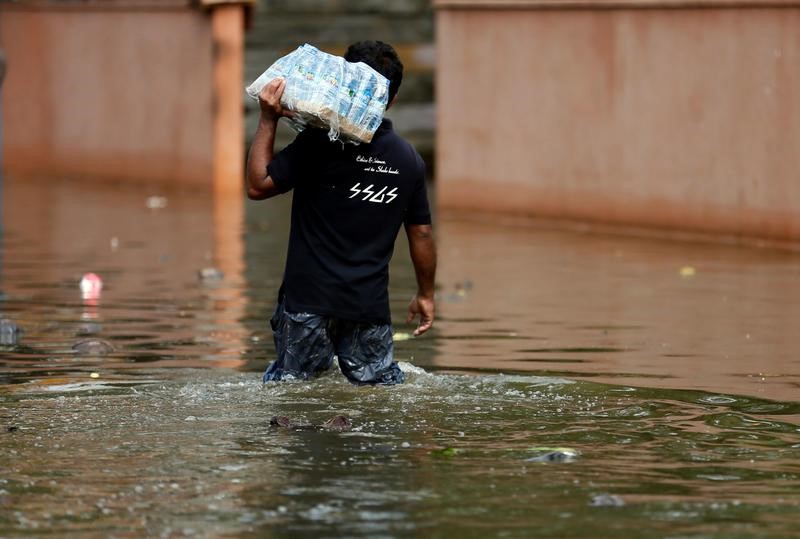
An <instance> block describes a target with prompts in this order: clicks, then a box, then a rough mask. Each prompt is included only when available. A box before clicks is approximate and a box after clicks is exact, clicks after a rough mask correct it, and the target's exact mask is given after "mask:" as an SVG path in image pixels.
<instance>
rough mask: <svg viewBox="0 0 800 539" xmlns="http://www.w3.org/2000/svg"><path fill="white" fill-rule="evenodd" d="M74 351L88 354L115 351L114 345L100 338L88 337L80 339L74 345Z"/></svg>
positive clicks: (96, 354)
mask: <svg viewBox="0 0 800 539" xmlns="http://www.w3.org/2000/svg"><path fill="white" fill-rule="evenodd" d="M72 351H73V352H75V353H76V354H81V355H88V356H102V355H105V354H110V353H111V352H113V351H114V346H113V345H112V344H111V343H110V342H108V341H103V340H100V339H86V340H83V341H78V342H76V343H75V344H73V345H72Z"/></svg>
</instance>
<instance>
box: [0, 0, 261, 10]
mask: <svg viewBox="0 0 800 539" xmlns="http://www.w3.org/2000/svg"><path fill="white" fill-rule="evenodd" d="M223 5H241V6H245V7H246V8H252V7H253V6H254V5H255V0H0V10H9V11H12V10H13V11H176V10H179V11H183V10H186V9H203V10H210V9H214V8H217V7H221V6H223Z"/></svg>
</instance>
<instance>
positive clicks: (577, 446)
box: [0, 179, 800, 538]
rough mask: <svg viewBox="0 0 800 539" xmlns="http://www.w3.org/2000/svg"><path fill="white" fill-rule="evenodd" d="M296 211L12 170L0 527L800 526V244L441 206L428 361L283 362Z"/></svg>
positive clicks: (177, 532) (401, 262)
mask: <svg viewBox="0 0 800 539" xmlns="http://www.w3.org/2000/svg"><path fill="white" fill-rule="evenodd" d="M288 209H289V205H288V200H273V201H265V202H260V203H249V202H248V203H246V204H245V203H244V202H243V201H241V200H239V199H238V197H236V196H232V195H226V194H224V193H218V194H217V196H216V197H214V196H213V194H212V193H210V192H204V191H198V190H197V189H190V188H187V187H183V188H181V187H165V186H159V185H142V186H138V185H137V186H131V185H119V184H113V183H111V182H107V183H88V182H78V181H67V180H63V181H62V180H58V181H56V180H52V179H51V180H49V181H40V180H25V181H22V180H13V179H12V180H9V179H6V180H5V184H4V185H3V211H4V215H3V223H4V227H3V237H2V241H3V245H2V251H1V252H2V259H1V260H0V292H1V293H2V295H1V296H0V318H4V319H6V320H8V321H10V322H12V323H15V324H17V325H18V326H20V327H21V328H22V330H23V333H22V334H21V336H20V338H19V342H18V343H17V344H16V345H5V346H2V347H0V403H1V404H2V406H1V408H0V418H1V419H2V421H1V422H0V427H2V430H1V431H0V536H4V537H14V536H30V535H33V536H40V535H48V534H53V535H58V536H75V537H140V536H153V537H159V536H161V537H182V536H200V537H220V536H225V537H235V536H274V537H301V536H314V537H340V536H347V537H412V536H414V537H417V536H419V537H483V536H493V537H531V536H538V537H634V538H635V537H674V538H679V537H680V538H689V537H696V538H701V537H702V538H706V537H719V538H723V537H724V538H729V537H790V536H795V535H796V533H797V531H796V530H797V529H798V522H800V402H799V399H798V386H799V385H800V363H799V362H798V350H799V347H798V344H797V343H796V339H795V333H794V329H795V328H796V326H797V324H796V321H797V320H798V317H800V255H798V254H797V253H793V252H789V251H779V250H770V249H764V248H753V247H736V246H729V245H719V244H713V243H697V242H695V243H692V242H678V241H669V240H663V239H656V238H652V237H639V238H632V237H625V236H621V235H608V234H602V233H592V232H590V231H587V230H583V229H581V228H577V227H571V228H568V229H564V228H557V227H554V226H553V225H552V224H546V223H544V224H543V223H527V224H521V223H512V222H498V220H497V219H496V218H485V217H484V218H480V217H478V216H474V215H469V216H467V215H449V214H448V215H439V216H438V220H437V231H438V234H439V243H440V271H439V276H438V283H439V300H438V319H437V324H436V328H435V330H434V331H433V332H432V334H430V335H426V336H424V337H422V338H418V339H405V340H404V339H403V337H405V336H406V335H404V334H407V333H408V332H409V331H410V329H411V328H409V327H406V326H404V325H403V324H398V325H397V327H396V330H397V331H398V334H397V337H398V341H397V343H396V352H397V354H396V355H397V357H398V359H399V360H400V361H401V362H402V363H401V366H402V368H403V369H404V370H406V371H407V372H408V378H409V381H408V383H406V384H405V385H403V386H398V387H391V388H370V387H354V386H351V385H350V384H348V383H347V382H345V381H344V380H343V379H342V377H341V376H340V375H338V374H337V373H335V372H334V373H330V374H328V375H326V376H324V377H322V378H321V379H318V380H315V381H313V382H311V383H304V382H289V383H282V384H274V385H268V386H262V384H261V383H260V380H259V376H260V372H261V371H262V370H263V368H264V367H265V366H266V363H267V360H268V359H269V358H271V357H272V355H273V347H272V343H271V337H270V334H269V333H268V331H267V324H266V319H267V318H268V316H269V314H270V311H271V309H272V307H273V302H274V297H275V294H276V291H277V287H278V285H279V283H280V278H281V271H282V267H283V261H284V251H285V242H286V239H287V230H286V228H287V223H288ZM204 268H216V269H218V270H220V271H222V272H223V273H224V276H222V277H219V275H217V274H215V273H214V272H206V277H205V278H203V277H200V276H199V275H198V272H199V271H200V270H202V269H204ZM86 272H95V273H97V274H98V275H100V276H101V277H102V278H103V281H104V285H105V286H104V288H103V291H102V294H101V296H100V298H99V301H91V300H86V301H84V300H83V299H82V297H81V292H80V289H79V287H78V283H79V280H80V278H81V276H82V275H83V274H84V273H86ZM392 272H393V273H392V275H393V280H392V289H391V298H392V308H393V313H394V317H395V320H397V321H401V319H402V318H403V315H404V313H403V310H404V307H405V304H406V302H407V300H408V299H409V297H410V296H411V294H412V293H413V290H414V286H413V283H414V278H413V271H412V268H411V265H410V263H409V260H408V255H407V252H406V248H405V245H404V238H403V237H402V236H401V238H400V240H399V242H398V249H397V253H396V256H395V260H394V261H393V266H392ZM87 339H95V340H101V341H104V342H105V343H107V344H108V345H110V347H111V348H112V349H111V350H98V349H95V350H94V351H91V350H90V351H88V352H87V351H85V350H83V351H82V349H81V348H80V347H78V350H75V349H73V346H74V345H75V344H76V343H78V342H81V341H86V340H87ZM335 414H345V415H347V416H348V417H350V419H351V421H352V428H351V429H350V430H345V431H335V430H328V429H324V428H321V427H319V426H320V425H321V424H322V423H323V422H324V421H325V420H326V419H328V418H330V417H331V416H333V415H335ZM275 415H285V416H288V417H290V418H291V419H292V420H293V421H294V422H295V424H296V425H297V427H296V428H283V427H272V426H270V424H269V420H270V418H271V417H272V416H275Z"/></svg>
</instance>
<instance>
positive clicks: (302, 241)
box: [247, 41, 436, 385]
mask: <svg viewBox="0 0 800 539" xmlns="http://www.w3.org/2000/svg"><path fill="white" fill-rule="evenodd" d="M345 60H347V61H348V62H364V63H365V64H367V65H369V66H370V67H372V68H373V69H375V70H376V71H378V72H379V73H381V74H382V75H383V76H385V77H386V78H387V79H389V81H390V84H389V105H388V106H387V108H388V107H389V106H391V105H392V104H393V103H394V99H395V96H396V94H397V90H398V88H399V87H400V83H401V81H402V78H403V64H402V63H401V62H400V59H399V58H398V56H397V53H396V52H395V51H394V49H393V48H392V47H391V46H389V45H387V44H385V43H383V42H380V41H362V42H359V43H354V44H353V45H351V46H350V47H349V48H348V49H347V52H346V54H345ZM284 87H285V81H283V80H282V79H276V80H273V81H272V82H270V83H269V84H268V85H267V86H265V87H264V89H263V90H262V91H261V94H260V95H259V104H260V107H261V118H260V120H259V124H258V129H257V130H256V134H255V137H254V138H253V142H252V144H251V146H250V153H249V155H248V162H247V195H248V197H249V198H251V199H256V200H261V199H265V198H270V197H272V196H275V195H278V194H281V193H285V192H287V191H289V190H292V189H293V190H294V197H293V200H292V218H291V231H290V237H289V249H288V255H287V260H286V269H285V272H284V277H283V284H282V285H281V289H280V292H279V294H278V306H277V308H276V310H275V314H274V315H273V317H272V319H271V320H270V324H271V325H272V330H273V334H274V337H275V347H276V352H277V359H276V360H275V361H274V362H273V363H272V364H270V365H269V367H268V368H267V371H266V372H265V373H264V381H265V382H268V381H272V380H282V379H285V378H301V379H307V378H310V377H313V376H314V375H316V374H318V373H320V372H322V371H324V370H326V369H328V368H330V367H331V366H332V365H333V360H334V356H336V357H337V358H338V361H339V367H340V368H341V370H342V372H343V373H344V375H345V376H346V377H347V378H348V379H349V380H350V381H351V382H353V383H355V384H386V385H391V384H398V383H402V382H403V381H404V379H405V377H404V375H403V372H402V371H401V370H400V368H399V367H398V366H397V362H396V361H394V355H393V350H394V347H393V342H392V326H391V319H390V313H389V294H388V284H389V260H390V259H391V257H392V252H393V250H394V243H395V240H396V238H397V234H398V232H399V230H400V226H401V225H404V226H405V230H406V235H407V237H408V244H409V250H410V253H411V260H412V262H413V264H414V269H415V272H416V277H417V286H418V288H417V293H416V295H415V296H414V298H413V299H412V300H411V303H410V304H409V306H408V317H407V320H406V322H411V321H412V320H413V319H414V318H415V317H417V316H419V318H420V322H419V325H418V327H417V328H416V330H415V331H414V335H415V336H416V335H421V334H422V333H425V332H426V331H428V330H429V329H430V328H431V326H432V325H433V318H434V299H433V284H434V275H435V272H436V250H435V245H434V239H433V230H432V228H431V215H430V209H429V205H428V199H427V193H426V190H425V164H424V163H423V161H422V159H421V158H420V156H419V154H418V153H417V152H416V150H414V148H413V147H412V146H411V145H410V144H409V143H408V142H406V141H405V140H404V139H402V138H401V137H400V136H398V135H397V134H396V133H395V132H394V131H393V129H392V123H391V122H390V121H389V120H388V119H384V120H383V122H382V123H381V125H380V127H379V128H378V130H377V131H376V133H375V135H374V137H373V139H372V142H370V143H369V144H360V145H353V144H342V143H341V142H331V141H330V140H328V136H327V133H326V132H325V131H323V130H320V129H306V130H305V131H303V132H302V133H300V134H299V135H298V136H297V137H296V138H295V140H294V142H293V143H292V144H290V145H289V146H287V147H286V148H284V149H283V150H282V151H280V152H279V153H277V154H274V149H273V147H274V142H275V130H276V128H277V123H278V119H279V118H280V117H281V116H291V111H287V110H285V109H284V108H283V107H282V106H281V104H280V98H281V95H282V94H283V90H284Z"/></svg>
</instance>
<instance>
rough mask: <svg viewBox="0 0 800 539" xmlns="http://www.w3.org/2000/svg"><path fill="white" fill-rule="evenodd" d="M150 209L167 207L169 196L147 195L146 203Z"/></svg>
mask: <svg viewBox="0 0 800 539" xmlns="http://www.w3.org/2000/svg"><path fill="white" fill-rule="evenodd" d="M144 205H145V206H147V208H148V209H150V210H160V209H163V208H166V207H167V197H160V196H151V197H147V200H145V203H144Z"/></svg>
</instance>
